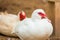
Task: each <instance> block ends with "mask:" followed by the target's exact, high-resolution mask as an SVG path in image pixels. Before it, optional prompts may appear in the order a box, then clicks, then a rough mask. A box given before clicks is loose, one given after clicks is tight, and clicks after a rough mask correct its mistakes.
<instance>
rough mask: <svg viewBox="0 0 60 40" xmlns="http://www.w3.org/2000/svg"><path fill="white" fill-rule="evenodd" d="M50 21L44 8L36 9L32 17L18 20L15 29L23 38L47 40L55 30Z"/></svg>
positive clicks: (24, 39)
mask: <svg viewBox="0 0 60 40" xmlns="http://www.w3.org/2000/svg"><path fill="white" fill-rule="evenodd" d="M41 13H42V14H41ZM49 21H50V20H49V19H48V18H47V17H46V15H45V12H44V11H43V10H42V9H36V10H35V11H34V12H33V13H32V16H31V18H25V19H24V20H22V21H19V22H17V26H16V27H15V30H14V31H15V33H16V34H17V35H18V37H20V38H21V39H22V40H45V39H47V38H48V37H49V36H50V35H51V34H52V32H53V26H52V24H51V22H49Z"/></svg>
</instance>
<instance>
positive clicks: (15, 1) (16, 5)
mask: <svg viewBox="0 0 60 40" xmlns="http://www.w3.org/2000/svg"><path fill="white" fill-rule="evenodd" d="M38 8H41V9H44V10H45V12H46V14H47V16H48V18H49V19H50V20H51V21H52V24H53V27H54V32H53V34H52V35H51V37H50V40H60V39H59V37H60V0H0V12H1V11H3V12H4V11H7V12H8V13H10V14H16V15H17V14H18V12H19V11H21V10H23V11H25V12H26V15H27V17H30V16H31V14H32V12H33V11H34V10H35V9H38ZM7 38H11V40H19V38H14V37H9V36H4V35H0V40H7Z"/></svg>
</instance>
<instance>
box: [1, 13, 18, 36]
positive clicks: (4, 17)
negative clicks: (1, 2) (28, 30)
mask: <svg viewBox="0 0 60 40" xmlns="http://www.w3.org/2000/svg"><path fill="white" fill-rule="evenodd" d="M0 13H1V14H0V33H2V34H4V35H8V36H16V35H15V34H11V32H12V30H13V27H15V26H16V22H17V21H18V16H17V15H14V14H8V13H7V12H0ZM16 37H17V36H16Z"/></svg>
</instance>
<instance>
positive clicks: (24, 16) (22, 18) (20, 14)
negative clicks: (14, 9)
mask: <svg viewBox="0 0 60 40" xmlns="http://www.w3.org/2000/svg"><path fill="white" fill-rule="evenodd" d="M19 18H20V21H22V20H24V19H25V18H26V15H25V12H23V11H22V12H20V13H19Z"/></svg>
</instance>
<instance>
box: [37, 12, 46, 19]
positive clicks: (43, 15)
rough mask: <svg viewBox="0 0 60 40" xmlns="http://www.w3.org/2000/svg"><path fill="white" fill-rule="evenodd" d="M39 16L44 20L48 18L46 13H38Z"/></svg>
mask: <svg viewBox="0 0 60 40" xmlns="http://www.w3.org/2000/svg"><path fill="white" fill-rule="evenodd" d="M38 14H39V15H40V16H41V18H42V19H43V18H45V17H46V14H45V13H42V12H38Z"/></svg>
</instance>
